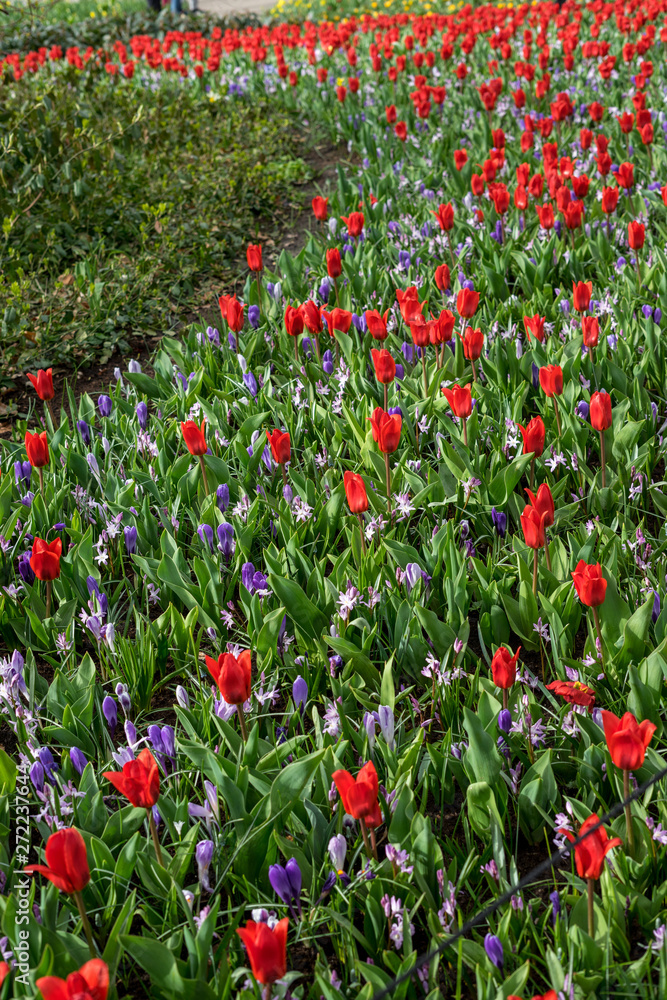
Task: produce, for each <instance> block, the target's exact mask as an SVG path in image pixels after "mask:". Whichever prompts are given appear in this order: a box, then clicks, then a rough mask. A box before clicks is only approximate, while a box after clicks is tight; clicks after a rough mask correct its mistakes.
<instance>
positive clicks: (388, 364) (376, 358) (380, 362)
mask: <svg viewBox="0 0 667 1000" xmlns="http://www.w3.org/2000/svg"><path fill="white" fill-rule="evenodd" d="M371 356H372V358H373V364H374V366H375V377H376V379H377V380H378V382H381V383H382V385H389V384H390V383H391V382H393V381H394V379H395V377H396V362H395V361H394V359H393V358H392V356H391V354H390V353H389V351H385V350H381V351H376V350H375V349H373V350H372V351H371Z"/></svg>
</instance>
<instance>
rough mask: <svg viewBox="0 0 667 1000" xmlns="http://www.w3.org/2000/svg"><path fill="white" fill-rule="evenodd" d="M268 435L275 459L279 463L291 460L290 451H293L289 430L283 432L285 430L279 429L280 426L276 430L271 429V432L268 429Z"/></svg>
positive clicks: (282, 463) (283, 463)
mask: <svg viewBox="0 0 667 1000" xmlns="http://www.w3.org/2000/svg"><path fill="white" fill-rule="evenodd" d="M266 436H267V438H268V440H269V444H270V446H271V454H272V455H273V461H274V462H275V463H276V464H277V465H285V464H286V463H287V462H289V460H290V452H291V442H290V436H289V434H288V433H287V432H284V433H283V431H281V430H278V428H276V429H275V430H273V431H271V433H270V434H269V432H268V431H266Z"/></svg>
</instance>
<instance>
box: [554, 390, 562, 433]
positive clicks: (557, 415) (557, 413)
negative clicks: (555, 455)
mask: <svg viewBox="0 0 667 1000" xmlns="http://www.w3.org/2000/svg"><path fill="white" fill-rule="evenodd" d="M554 411H555V413H556V428H557V430H558V437H560V436H561V431H560V413H559V412H558V400H557V399H556V397H555V396H554Z"/></svg>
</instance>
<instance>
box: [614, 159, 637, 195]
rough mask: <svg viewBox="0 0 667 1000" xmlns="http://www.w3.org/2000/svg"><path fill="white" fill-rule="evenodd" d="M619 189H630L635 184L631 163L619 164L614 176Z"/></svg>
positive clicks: (633, 169)
mask: <svg viewBox="0 0 667 1000" xmlns="http://www.w3.org/2000/svg"><path fill="white" fill-rule="evenodd" d="M616 180H617V182H618V185H619V187H622V188H625V189H626V190H627V189H628V188H631V187H632V185H633V184H634V182H635V168H634V164H632V163H621V164H620V166H619V168H618V172H617V174H616Z"/></svg>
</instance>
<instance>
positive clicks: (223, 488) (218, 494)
mask: <svg viewBox="0 0 667 1000" xmlns="http://www.w3.org/2000/svg"><path fill="white" fill-rule="evenodd" d="M215 502H216V504H217V505H218V510H219V511H220V513H221V514H224V513H225V511H226V510H227V508H228V507H229V486H228V485H227V483H221V484H220V486H218V488H217V490H216V491H215Z"/></svg>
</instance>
